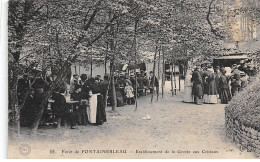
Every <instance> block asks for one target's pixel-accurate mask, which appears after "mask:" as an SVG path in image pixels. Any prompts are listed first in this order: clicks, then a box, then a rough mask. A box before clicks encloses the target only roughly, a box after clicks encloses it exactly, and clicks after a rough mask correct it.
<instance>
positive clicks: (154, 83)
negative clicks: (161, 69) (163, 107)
mask: <svg viewBox="0 0 260 162" xmlns="http://www.w3.org/2000/svg"><path fill="white" fill-rule="evenodd" d="M154 87H155V88H156V92H158V90H159V82H158V79H157V77H156V76H155V75H154V73H153V71H150V93H153V91H154Z"/></svg>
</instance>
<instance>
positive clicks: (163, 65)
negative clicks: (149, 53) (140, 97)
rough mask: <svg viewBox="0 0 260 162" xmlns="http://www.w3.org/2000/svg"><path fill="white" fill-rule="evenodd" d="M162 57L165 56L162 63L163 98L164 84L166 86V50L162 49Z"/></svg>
mask: <svg viewBox="0 0 260 162" xmlns="http://www.w3.org/2000/svg"><path fill="white" fill-rule="evenodd" d="M162 57H163V63H162V68H163V69H162V98H163V95H164V86H165V75H164V72H165V62H164V51H163V49H162Z"/></svg>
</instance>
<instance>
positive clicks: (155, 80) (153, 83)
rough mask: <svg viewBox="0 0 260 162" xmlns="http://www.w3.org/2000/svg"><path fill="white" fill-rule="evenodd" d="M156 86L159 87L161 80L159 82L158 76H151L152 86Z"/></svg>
mask: <svg viewBox="0 0 260 162" xmlns="http://www.w3.org/2000/svg"><path fill="white" fill-rule="evenodd" d="M153 85H154V86H155V87H159V82H158V79H157V77H156V76H154V77H151V80H150V86H153Z"/></svg>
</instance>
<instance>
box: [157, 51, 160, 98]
mask: <svg viewBox="0 0 260 162" xmlns="http://www.w3.org/2000/svg"><path fill="white" fill-rule="evenodd" d="M160 63H161V47H160V49H159V60H158V81H159V80H160ZM156 94H157V98H156V100H157V101H158V99H159V89H158V91H157V92H156Z"/></svg>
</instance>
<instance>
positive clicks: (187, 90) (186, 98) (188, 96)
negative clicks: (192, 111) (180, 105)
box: [183, 86, 193, 102]
mask: <svg viewBox="0 0 260 162" xmlns="http://www.w3.org/2000/svg"><path fill="white" fill-rule="evenodd" d="M183 102H193V96H192V87H188V86H185V87H184V95H183Z"/></svg>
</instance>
